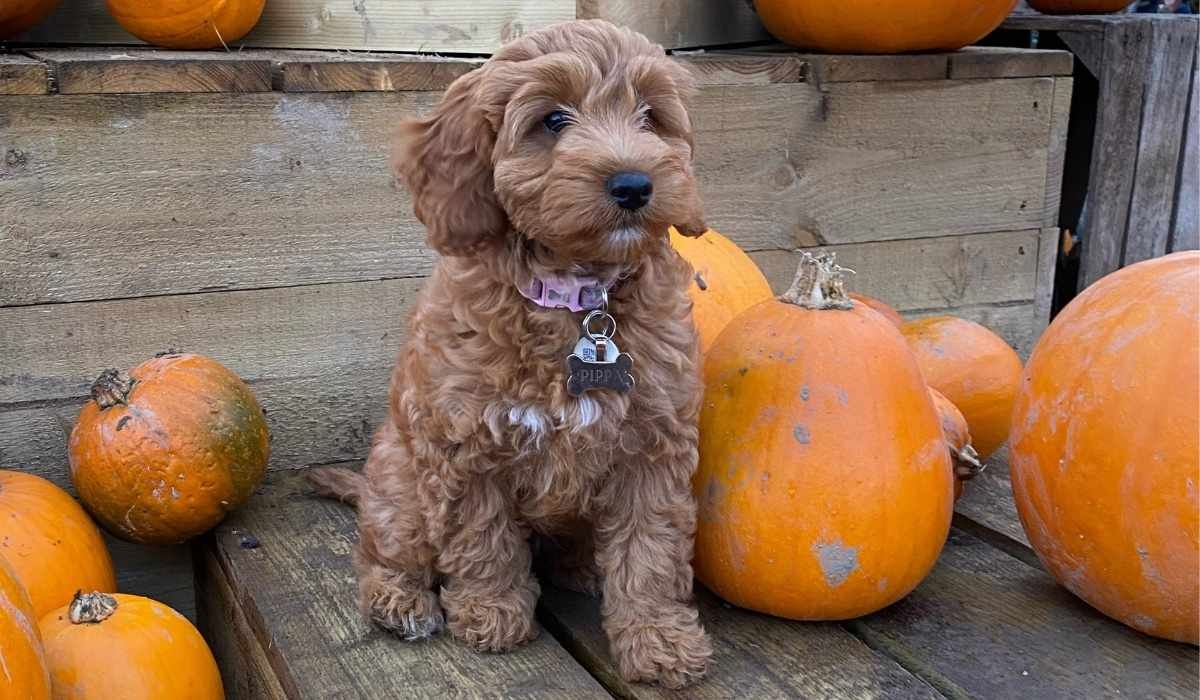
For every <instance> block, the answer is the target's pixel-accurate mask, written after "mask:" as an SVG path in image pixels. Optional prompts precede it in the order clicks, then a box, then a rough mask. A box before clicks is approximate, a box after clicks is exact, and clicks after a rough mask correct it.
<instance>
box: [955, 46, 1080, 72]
mask: <svg viewBox="0 0 1200 700" xmlns="http://www.w3.org/2000/svg"><path fill="white" fill-rule="evenodd" d="M949 63H950V66H949V74H948V77H949V78H950V79H951V80H966V79H971V78H1026V77H1031V76H1038V75H1071V71H1072V70H1073V68H1074V59H1073V58H1072V56H1071V54H1070V53H1068V52H1066V51H1039V50H1035V49H1011V48H1002V47H997V46H968V47H966V48H964V49H962V50H961V51H957V52H955V53H952V54H949Z"/></svg>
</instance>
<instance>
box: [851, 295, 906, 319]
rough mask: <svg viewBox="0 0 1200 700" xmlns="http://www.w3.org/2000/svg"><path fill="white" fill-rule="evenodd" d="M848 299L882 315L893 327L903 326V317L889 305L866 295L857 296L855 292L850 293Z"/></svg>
mask: <svg viewBox="0 0 1200 700" xmlns="http://www.w3.org/2000/svg"><path fill="white" fill-rule="evenodd" d="M850 298H851V299H853V300H854V301H857V302H861V303H862V304H864V305H866V306H868V307H870V308H872V309H874V310H875V311H878V312H879V313H881V314H883V317H884V318H886V319H887V320H889V321H891V322H892V325H894V326H895V327H897V328H899V327H901V326H903V325H904V317H903V316H901V315H900V312H899V311H897V310H895V309H893V308H892V307H891V305H889V304H886V303H884V302H882V301H880V300H878V299H876V298H875V297H869V296H867V295H866V294H858V293H857V292H851V293H850Z"/></svg>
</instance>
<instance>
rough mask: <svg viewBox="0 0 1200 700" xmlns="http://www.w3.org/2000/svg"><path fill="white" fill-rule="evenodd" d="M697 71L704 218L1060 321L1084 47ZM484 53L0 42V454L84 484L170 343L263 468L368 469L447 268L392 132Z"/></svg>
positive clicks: (176, 575) (766, 265) (984, 306)
mask: <svg viewBox="0 0 1200 700" xmlns="http://www.w3.org/2000/svg"><path fill="white" fill-rule="evenodd" d="M679 60H681V61H684V62H685V63H686V64H687V65H688V66H690V67H691V68H692V69H693V70H694V71H695V72H696V73H697V74H698V76H699V77H700V80H701V82H702V83H703V87H702V89H701V91H700V94H699V96H698V98H697V100H696V102H695V106H694V109H693V115H694V118H695V124H696V128H697V134H696V149H697V158H698V160H697V173H698V177H699V180H700V184H701V187H702V191H703V194H704V196H705V198H706V200H707V205H708V210H709V213H710V217H709V221H710V223H711V224H712V225H713V226H714V227H715V228H716V229H718V230H720V231H722V232H724V233H726V234H727V235H729V236H730V237H732V238H733V239H734V240H735V241H736V242H738V243H739V244H740V245H742V246H743V247H744V248H745V249H747V250H748V251H750V252H751V254H752V255H753V256H754V258H755V259H756V260H757V261H758V262H759V264H760V265H761V266H762V267H763V269H764V270H765V271H766V272H767V275H768V277H769V278H770V279H771V281H772V283H773V284H774V285H775V286H776V287H777V288H780V287H782V286H783V285H785V284H786V283H787V282H788V281H789V280H790V279H791V275H792V272H793V269H794V265H795V255H794V253H793V251H794V250H795V249H796V248H802V247H825V248H828V249H831V250H835V251H837V253H838V254H839V256H840V260H841V261H842V262H843V263H844V264H845V265H847V266H849V267H851V268H854V269H856V270H857V271H858V272H859V274H858V276H857V277H856V278H855V279H854V280H852V285H853V287H854V288H856V289H858V290H860V291H863V292H866V293H868V294H873V295H876V296H879V297H881V298H883V299H886V300H887V301H889V302H891V303H892V304H894V305H895V306H896V307H897V308H899V309H900V310H901V311H902V312H904V313H906V314H908V315H910V316H920V315H927V314H934V313H953V314H957V315H961V316H965V317H967V318H972V319H976V320H979V321H981V322H983V323H985V324H987V325H989V326H991V327H993V328H995V329H996V330H997V331H998V332H1000V333H1001V334H1002V335H1003V336H1004V337H1005V338H1006V339H1008V340H1009V342H1011V343H1012V344H1013V345H1014V346H1015V347H1017V348H1018V349H1019V350H1020V351H1021V352H1022V353H1025V352H1027V351H1028V350H1029V348H1030V347H1031V345H1032V343H1033V341H1034V339H1035V338H1036V337H1037V335H1038V333H1039V332H1040V331H1041V329H1042V328H1043V327H1044V325H1045V323H1046V320H1047V317H1048V303H1049V289H1050V282H1051V279H1050V275H1051V271H1052V265H1053V255H1054V250H1055V240H1056V237H1057V231H1056V230H1055V229H1054V228H1053V226H1054V219H1055V216H1056V214H1057V211H1058V183H1059V171H1060V167H1061V159H1062V145H1063V143H1062V142H1063V133H1064V128H1065V117H1066V114H1067V109H1068V107H1069V104H1068V102H1069V99H1068V98H1069V96H1070V93H1071V90H1070V85H1071V79H1070V78H1069V77H1066V76H1065V75H1064V74H1065V73H1066V72H1068V71H1069V70H1070V60H1069V56H1068V55H1066V54H1064V53H1061V52H1060V53H1055V52H1034V51H1020V50H979V51H965V52H961V53H955V54H940V55H925V56H908V57H893V58H878V57H814V56H804V55H798V54H791V53H761V52H760V53H755V54H752V55H743V54H732V53H720V54H707V55H703V56H695V57H685V58H680V59H679ZM476 64H477V62H473V61H469V60H459V59H454V60H449V59H445V60H435V59H430V58H420V57H406V56H395V55H392V56H386V55H375V56H366V57H360V56H354V57H345V56H339V55H337V54H326V53H320V52H261V51H254V50H247V51H243V52H240V53H237V54H213V53H203V54H186V53H156V52H139V51H126V50H117V51H104V50H64V51H44V52H31V53H30V54H29V55H27V56H4V57H0V93H9V94H4V95H0V153H2V154H3V157H2V158H0V264H2V265H3V271H2V274H0V329H3V332H0V464H4V465H7V466H16V467H18V468H21V469H26V470H30V471H33V472H35V473H38V474H42V475H45V476H47V477H49V478H51V479H52V480H54V481H56V482H58V483H65V482H66V480H67V479H66V472H65V468H64V465H65V462H66V456H65V438H66V434H67V433H68V431H69V430H70V428H71V426H72V425H73V421H74V419H75V416H76V413H77V411H78V410H79V407H80V405H81V404H82V402H83V400H84V397H85V395H86V393H87V389H88V386H89V384H90V382H91V381H92V380H93V379H94V378H95V377H96V375H97V374H98V373H99V372H100V371H101V370H102V369H104V368H106V367H129V366H132V365H134V364H136V363H138V362H140V361H142V360H143V359H145V358H147V357H150V356H151V355H153V354H154V353H155V352H158V351H161V350H164V349H168V348H174V349H183V350H189V351H195V352H201V353H205V354H208V355H211V356H213V357H215V358H217V359H219V360H220V361H221V362H223V363H225V364H226V365H228V366H229V367H230V368H232V369H233V370H234V371H236V372H237V373H238V374H240V375H241V376H242V377H244V378H246V379H247V380H248V381H249V382H250V384H251V385H252V386H253V388H254V390H255V392H256V393H257V394H258V396H259V398H260V399H261V401H262V403H263V405H264V406H265V407H266V409H267V411H268V420H269V422H270V426H271V430H272V434H273V454H272V459H271V468H272V469H283V468H294V467H300V466H304V465H311V464H318V463H329V462H335V461H340V460H351V459H360V458H362V457H363V456H364V455H365V451H366V447H367V442H368V439H369V437H370V435H371V432H372V431H373V429H374V427H375V426H376V425H377V423H378V421H379V420H380V419H381V418H382V417H383V413H384V408H385V396H386V384H387V377H388V373H389V370H390V367H391V364H392V360H393V358H394V356H395V353H396V349H397V347H398V346H399V344H400V342H401V341H402V339H403V337H404V318H405V312H406V310H407V308H408V307H409V304H410V303H411V301H412V299H413V296H414V294H415V293H416V292H417V290H418V289H419V288H420V287H421V285H422V282H423V279H422V278H423V276H424V275H426V274H427V273H428V272H429V270H430V266H431V265H432V264H433V261H434V255H433V253H432V252H431V251H429V250H428V249H426V247H425V246H424V244H423V239H424V231H423V229H422V227H421V226H420V225H419V223H418V222H417V221H416V220H415V219H414V218H413V217H412V214H411V211H410V201H409V198H408V196H407V194H406V193H405V192H404V191H403V190H402V189H400V188H397V187H396V185H395V184H394V182H393V181H392V178H391V177H390V175H389V172H388V169H387V166H386V158H387V141H388V138H389V134H390V133H391V130H392V129H393V127H394V126H395V124H396V122H397V121H398V120H399V119H400V118H401V117H403V116H405V115H407V114H412V113H414V112H421V111H424V110H427V109H429V107H430V106H431V105H432V104H434V102H435V101H436V100H437V99H438V95H439V91H440V90H441V89H442V88H444V87H445V86H446V85H447V84H448V83H449V82H450V81H451V80H453V78H454V77H456V76H457V75H460V74H462V73H463V72H465V71H468V70H471V69H472V68H473V67H474V66H475V65H476ZM52 88H53V91H52ZM31 93H38V94H31ZM139 556H140V557H141V559H138V561H137V562H134V563H131V564H129V565H128V566H123V567H122V570H123V571H124V572H126V575H127V577H128V578H126V579H125V580H124V581H123V585H127V586H131V587H134V588H138V589H140V590H144V591H147V592H150V593H153V594H155V595H158V596H159V597H164V598H166V599H168V601H169V602H172V603H175V604H177V605H179V606H180V607H185V608H186V607H190V606H189V605H188V604H187V602H186V601H187V599H188V597H189V596H190V593H189V590H190V588H189V586H190V576H189V575H187V572H186V567H187V557H185V556H176V557H175V558H174V559H168V561H170V562H172V565H171V567H173V568H172V571H171V572H166V573H163V572H160V571H158V570H156V569H154V568H153V566H154V565H155V564H158V563H161V562H162V561H164V559H163V557H162V556H161V555H160V554H159V553H151V554H147V553H146V552H144V551H143V550H140V549H137V548H122V551H121V553H119V557H120V558H123V559H131V558H137V557H139ZM171 567H169V568H171ZM181 569H183V570H185V571H184V572H183V573H180V570H181ZM133 579H136V581H135V580H133ZM143 586H144V587H145V588H142V587H143Z"/></svg>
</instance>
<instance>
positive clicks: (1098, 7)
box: [1029, 0, 1131, 15]
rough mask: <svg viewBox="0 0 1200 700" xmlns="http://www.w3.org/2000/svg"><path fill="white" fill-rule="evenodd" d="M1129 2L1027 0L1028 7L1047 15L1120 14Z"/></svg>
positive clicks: (1111, 0) (1129, 0)
mask: <svg viewBox="0 0 1200 700" xmlns="http://www.w3.org/2000/svg"><path fill="white" fill-rule="evenodd" d="M1130 2H1131V0H1029V6H1030V7H1032V8H1033V9H1035V10H1037V11H1038V12H1044V13H1045V14H1048V15H1093V14H1100V13H1105V12H1120V11H1121V10H1124V9H1125V8H1126V7H1129V3H1130Z"/></svg>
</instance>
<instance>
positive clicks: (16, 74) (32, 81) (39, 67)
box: [0, 53, 50, 95]
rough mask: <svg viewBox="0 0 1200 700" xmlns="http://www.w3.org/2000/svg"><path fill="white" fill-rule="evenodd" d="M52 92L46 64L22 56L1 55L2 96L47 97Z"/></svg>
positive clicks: (0, 85)
mask: <svg viewBox="0 0 1200 700" xmlns="http://www.w3.org/2000/svg"><path fill="white" fill-rule="evenodd" d="M48 92H50V74H49V72H48V71H47V69H46V64H45V63H43V62H41V61H39V60H37V59H35V58H30V57H29V56H24V55H21V54H8V53H5V54H0V95H45V94H47V93H48Z"/></svg>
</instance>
